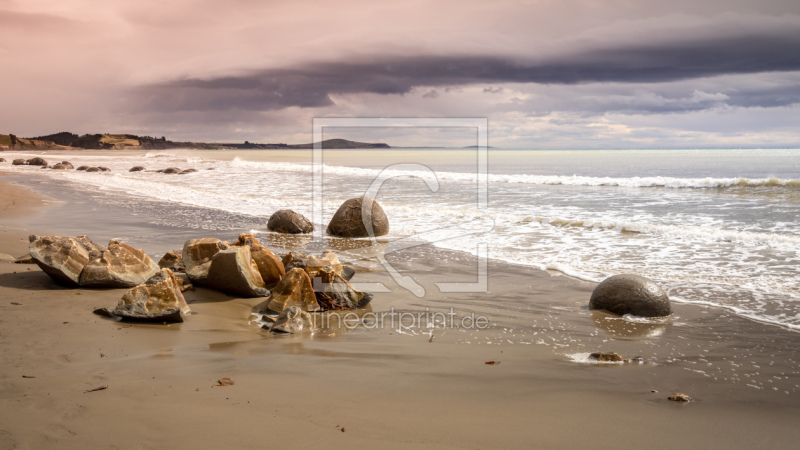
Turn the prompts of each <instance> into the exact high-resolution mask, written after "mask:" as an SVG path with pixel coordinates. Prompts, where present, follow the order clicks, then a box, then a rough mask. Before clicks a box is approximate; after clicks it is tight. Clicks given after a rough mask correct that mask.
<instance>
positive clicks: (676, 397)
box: [667, 392, 692, 402]
mask: <svg viewBox="0 0 800 450" xmlns="http://www.w3.org/2000/svg"><path fill="white" fill-rule="evenodd" d="M667 400H671V401H673V402H690V401H692V397H689V396H688V395H686V394H681V393H679V392H676V393H674V394H672V395H670V396H669V397H667Z"/></svg>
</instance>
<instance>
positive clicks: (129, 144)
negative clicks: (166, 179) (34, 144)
mask: <svg viewBox="0 0 800 450" xmlns="http://www.w3.org/2000/svg"><path fill="white" fill-rule="evenodd" d="M34 139H38V140H42V141H51V142H54V143H56V144H58V145H65V146H69V147H74V148H83V149H90V150H124V149H128V150H138V149H144V150H166V149H170V148H203V149H206V148H210V149H217V148H220V146H219V145H218V144H204V143H198V142H173V141H168V140H167V139H166V138H165V137H163V136H162V137H161V138H154V137H150V136H137V135H135V134H84V135H83V136H78V135H77V134H74V133H69V132H66V131H64V132H61V133H56V134H48V135H47V136H39V137H36V138H34Z"/></svg>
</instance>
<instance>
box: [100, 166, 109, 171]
mask: <svg viewBox="0 0 800 450" xmlns="http://www.w3.org/2000/svg"><path fill="white" fill-rule="evenodd" d="M98 169H100V172H111V169H109V168H108V167H103V166H100V167H98Z"/></svg>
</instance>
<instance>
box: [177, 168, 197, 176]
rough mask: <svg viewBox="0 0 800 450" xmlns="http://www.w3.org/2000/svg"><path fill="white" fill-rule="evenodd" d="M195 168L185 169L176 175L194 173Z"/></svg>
mask: <svg viewBox="0 0 800 450" xmlns="http://www.w3.org/2000/svg"><path fill="white" fill-rule="evenodd" d="M195 172H197V169H185V170H181V171H180V172H178V175H186V174H187V173H195Z"/></svg>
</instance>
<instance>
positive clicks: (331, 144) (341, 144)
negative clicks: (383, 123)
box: [288, 139, 391, 149]
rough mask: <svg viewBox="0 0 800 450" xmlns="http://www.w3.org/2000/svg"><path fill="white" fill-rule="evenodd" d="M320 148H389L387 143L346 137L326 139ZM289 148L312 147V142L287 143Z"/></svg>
mask: <svg viewBox="0 0 800 450" xmlns="http://www.w3.org/2000/svg"><path fill="white" fill-rule="evenodd" d="M320 144H322V148H328V149H336V148H348V149H349V148H355V149H358V148H391V147H389V144H384V143H377V144H369V143H366V142H356V141H348V140H347V139H326V140H324V141H322V142H320ZM288 147H289V148H314V144H298V145H289V146H288Z"/></svg>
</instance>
